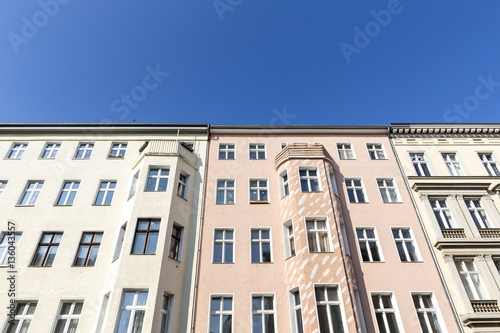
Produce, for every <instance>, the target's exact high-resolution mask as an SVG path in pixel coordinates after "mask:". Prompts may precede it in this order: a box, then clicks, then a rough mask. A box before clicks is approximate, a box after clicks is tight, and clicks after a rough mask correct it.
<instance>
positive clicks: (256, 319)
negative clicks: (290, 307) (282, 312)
mask: <svg viewBox="0 0 500 333" xmlns="http://www.w3.org/2000/svg"><path fill="white" fill-rule="evenodd" d="M274 314H275V310H274V296H273V295H255V294H254V295H252V333H274V332H275V331H276V328H275V327H276V326H275V322H274Z"/></svg>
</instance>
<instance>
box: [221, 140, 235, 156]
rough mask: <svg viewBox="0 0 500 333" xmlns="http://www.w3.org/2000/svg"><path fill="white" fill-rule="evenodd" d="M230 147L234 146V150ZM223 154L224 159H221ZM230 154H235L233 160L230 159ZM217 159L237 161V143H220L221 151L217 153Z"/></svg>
mask: <svg viewBox="0 0 500 333" xmlns="http://www.w3.org/2000/svg"><path fill="white" fill-rule="evenodd" d="M223 146H224V147H223ZM230 146H232V148H231V147H230ZM221 153H224V158H221V157H220V154H221ZM229 153H233V158H229ZM217 159H219V160H235V159H236V143H234V142H226V143H219V149H218V151H217Z"/></svg>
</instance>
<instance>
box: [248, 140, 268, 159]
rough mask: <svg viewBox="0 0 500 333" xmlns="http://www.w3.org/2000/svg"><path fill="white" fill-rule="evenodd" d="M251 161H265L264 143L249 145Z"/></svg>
mask: <svg viewBox="0 0 500 333" xmlns="http://www.w3.org/2000/svg"><path fill="white" fill-rule="evenodd" d="M248 151H249V152H250V159H251V160H265V159H266V144H265V143H250V144H249V146H248Z"/></svg>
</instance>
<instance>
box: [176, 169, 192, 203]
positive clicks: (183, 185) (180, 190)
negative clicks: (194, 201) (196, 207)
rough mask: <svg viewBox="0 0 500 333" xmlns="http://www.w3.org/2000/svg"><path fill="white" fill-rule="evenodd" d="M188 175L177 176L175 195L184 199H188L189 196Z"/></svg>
mask: <svg viewBox="0 0 500 333" xmlns="http://www.w3.org/2000/svg"><path fill="white" fill-rule="evenodd" d="M190 178H191V177H189V175H187V174H185V173H182V172H181V173H180V174H179V184H178V185H177V195H178V196H180V197H182V198H184V199H186V200H187V198H188V194H189V179H190Z"/></svg>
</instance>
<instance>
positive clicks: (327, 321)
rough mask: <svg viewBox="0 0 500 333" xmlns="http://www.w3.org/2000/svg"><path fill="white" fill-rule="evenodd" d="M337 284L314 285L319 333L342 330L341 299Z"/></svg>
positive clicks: (333, 332) (332, 332)
mask: <svg viewBox="0 0 500 333" xmlns="http://www.w3.org/2000/svg"><path fill="white" fill-rule="evenodd" d="M338 289H339V287H338V286H332V285H328V286H315V287H314V293H315V295H316V309H317V311H318V321H319V331H320V332H321V333H338V332H341V333H342V332H344V323H343V322H344V320H343V315H342V308H341V307H342V301H341V299H340V296H339V290H338Z"/></svg>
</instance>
